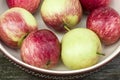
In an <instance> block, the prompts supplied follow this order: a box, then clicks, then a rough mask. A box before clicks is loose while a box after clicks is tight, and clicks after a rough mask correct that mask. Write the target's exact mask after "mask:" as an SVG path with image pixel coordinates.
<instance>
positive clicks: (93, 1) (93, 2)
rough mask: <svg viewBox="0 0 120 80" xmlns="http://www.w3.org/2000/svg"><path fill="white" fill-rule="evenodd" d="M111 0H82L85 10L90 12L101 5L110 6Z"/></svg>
mask: <svg viewBox="0 0 120 80" xmlns="http://www.w3.org/2000/svg"><path fill="white" fill-rule="evenodd" d="M110 1H111V0H80V3H81V5H82V8H83V10H84V11H85V12H87V13H89V12H91V11H93V10H94V9H96V8H99V7H101V6H108V5H109V4H110Z"/></svg>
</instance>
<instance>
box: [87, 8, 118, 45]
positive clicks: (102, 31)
mask: <svg viewBox="0 0 120 80" xmlns="http://www.w3.org/2000/svg"><path fill="white" fill-rule="evenodd" d="M87 28H89V29H91V30H93V31H94V32H96V33H97V34H98V36H99V37H100V39H101V41H102V42H103V43H104V44H105V45H110V44H113V43H115V42H117V41H118V40H119V38H120V16H119V14H118V12H117V11H115V10H114V9H113V8H110V7H100V8H97V9H95V10H94V11H93V12H92V13H91V14H90V15H89V16H88V19H87Z"/></svg>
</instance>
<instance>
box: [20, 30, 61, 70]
mask: <svg viewBox="0 0 120 80" xmlns="http://www.w3.org/2000/svg"><path fill="white" fill-rule="evenodd" d="M21 58H22V60H23V61H24V62H25V63H27V64H29V65H32V66H35V67H39V68H53V67H55V65H57V63H58V62H59V59H60V42H59V40H58V38H57V36H56V35H55V34H54V33H53V32H51V31H50V30H47V29H42V30H36V31H33V32H31V33H30V34H29V35H28V36H27V37H26V38H25V40H24V41H23V44H22V46H21Z"/></svg>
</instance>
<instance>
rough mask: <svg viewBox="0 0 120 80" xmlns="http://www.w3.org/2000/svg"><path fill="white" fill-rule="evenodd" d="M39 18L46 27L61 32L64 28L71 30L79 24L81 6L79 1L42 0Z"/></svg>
mask: <svg viewBox="0 0 120 80" xmlns="http://www.w3.org/2000/svg"><path fill="white" fill-rule="evenodd" d="M41 16H42V19H43V21H44V22H45V24H46V25H47V26H48V27H50V28H53V29H55V30H56V31H59V32H63V31H65V28H64V26H67V27H69V28H73V27H74V26H75V25H77V24H78V23H79V22H80V19H81V17H82V9H81V4H80V2H79V0H44V1H43V3H42V5H41Z"/></svg>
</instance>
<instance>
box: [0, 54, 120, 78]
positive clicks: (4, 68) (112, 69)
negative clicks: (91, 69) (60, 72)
mask: <svg viewBox="0 0 120 80" xmlns="http://www.w3.org/2000/svg"><path fill="white" fill-rule="evenodd" d="M0 80H42V79H40V78H39V77H36V76H33V75H31V74H29V73H27V72H25V71H23V70H21V69H19V68H18V67H16V66H15V65H13V63H10V62H9V61H8V59H6V58H5V57H4V56H3V54H2V53H1V52H0ZM79 80H120V54H119V55H118V56H117V57H116V58H114V59H113V61H111V62H109V63H108V64H106V65H105V66H104V67H103V68H102V69H101V70H99V71H98V72H96V73H93V74H91V75H89V76H86V77H84V78H83V79H79Z"/></svg>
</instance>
